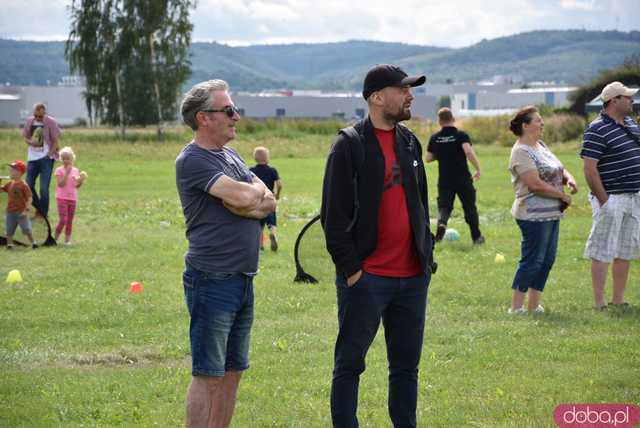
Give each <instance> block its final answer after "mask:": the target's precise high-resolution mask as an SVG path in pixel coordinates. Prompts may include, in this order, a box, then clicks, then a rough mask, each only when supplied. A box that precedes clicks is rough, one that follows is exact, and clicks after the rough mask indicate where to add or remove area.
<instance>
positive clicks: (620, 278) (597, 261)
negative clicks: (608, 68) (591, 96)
mask: <svg viewBox="0 0 640 428" xmlns="http://www.w3.org/2000/svg"><path fill="white" fill-rule="evenodd" d="M637 91H638V90H637V89H630V88H627V87H626V86H624V85H623V84H622V83H620V82H613V83H610V84H608V85H607V86H605V87H604V89H603V90H602V94H600V98H601V99H602V102H603V109H602V111H601V112H600V114H599V115H598V117H597V118H596V119H595V120H594V121H593V122H591V124H590V125H589V126H588V127H587V130H586V131H585V133H584V139H583V144H582V151H581V152H580V157H581V158H582V160H583V161H584V175H585V178H586V179H587V184H588V185H589V188H590V189H591V194H590V195H589V199H590V201H591V207H592V209H593V226H592V227H591V233H590V234H589V239H588V240H587V245H586V248H585V252H584V254H585V257H588V258H590V259H591V282H592V285H593V297H594V299H595V307H596V309H604V308H607V304H606V300H605V297H604V286H605V283H606V280H607V271H608V270H609V264H610V263H612V262H613V266H612V275H613V297H612V299H611V303H609V305H613V306H618V307H621V306H627V305H628V304H627V303H626V302H625V301H624V289H625V287H626V285H627V279H628V277H629V265H630V263H629V262H630V260H633V259H637V258H640V129H639V128H638V124H637V123H636V122H634V121H633V120H632V119H631V117H629V115H630V114H631V113H632V112H633V95H635V93H636V92H637Z"/></svg>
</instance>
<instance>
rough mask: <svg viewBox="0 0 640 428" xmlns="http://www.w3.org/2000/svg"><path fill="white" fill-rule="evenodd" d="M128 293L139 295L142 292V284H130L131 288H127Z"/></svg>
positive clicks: (136, 282)
mask: <svg viewBox="0 0 640 428" xmlns="http://www.w3.org/2000/svg"><path fill="white" fill-rule="evenodd" d="M129 291H130V292H131V293H141V292H142V284H140V283H139V282H138V281H135V282H132V283H131V286H130V287H129Z"/></svg>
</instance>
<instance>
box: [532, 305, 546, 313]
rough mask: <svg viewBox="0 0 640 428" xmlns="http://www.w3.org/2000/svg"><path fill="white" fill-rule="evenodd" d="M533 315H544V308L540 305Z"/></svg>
mask: <svg viewBox="0 0 640 428" xmlns="http://www.w3.org/2000/svg"><path fill="white" fill-rule="evenodd" d="M533 313H534V314H544V308H543V307H542V305H538V307H537V308H535V309H534V311H533Z"/></svg>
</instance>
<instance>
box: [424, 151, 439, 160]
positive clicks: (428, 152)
mask: <svg viewBox="0 0 640 428" xmlns="http://www.w3.org/2000/svg"><path fill="white" fill-rule="evenodd" d="M424 160H425V161H426V162H427V163H430V162H433V161H434V160H436V156H435V155H434V154H433V153H431V152H430V151H427V153H426V154H425V156H424Z"/></svg>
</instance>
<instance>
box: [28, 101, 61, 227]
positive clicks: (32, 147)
mask: <svg viewBox="0 0 640 428" xmlns="http://www.w3.org/2000/svg"><path fill="white" fill-rule="evenodd" d="M22 136H23V137H24V142H25V143H26V144H27V146H28V153H27V184H28V185H29V188H30V189H31V193H32V194H33V195H34V205H36V207H37V208H38V209H39V210H40V212H41V213H42V215H44V216H45V217H46V216H47V215H48V214H49V185H50V184H51V173H52V171H53V163H54V161H55V159H56V158H57V157H58V149H59V145H58V140H59V138H60V126H59V125H58V122H56V120H55V119H54V118H53V117H51V116H49V115H48V114H47V107H46V106H45V105H44V104H42V103H38V104H36V105H34V106H33V116H31V117H30V118H28V119H27V121H26V123H25V124H24V127H23V128H22ZM38 176H40V193H39V194H38V193H37V192H36V189H35V188H36V179H37V178H38Z"/></svg>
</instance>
